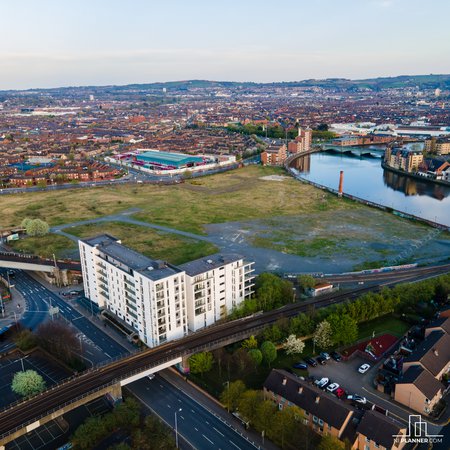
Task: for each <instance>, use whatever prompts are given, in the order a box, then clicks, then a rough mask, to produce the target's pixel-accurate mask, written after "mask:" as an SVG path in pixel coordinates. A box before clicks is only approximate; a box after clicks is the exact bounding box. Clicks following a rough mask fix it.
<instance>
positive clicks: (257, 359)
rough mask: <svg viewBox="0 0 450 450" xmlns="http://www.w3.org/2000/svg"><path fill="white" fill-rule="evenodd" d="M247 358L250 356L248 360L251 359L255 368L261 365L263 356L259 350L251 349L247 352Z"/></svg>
mask: <svg viewBox="0 0 450 450" xmlns="http://www.w3.org/2000/svg"><path fill="white" fill-rule="evenodd" d="M248 356H250V358H251V359H252V361H253V363H254V364H255V366H259V365H261V363H262V360H263V355H262V353H261V350H259V349H257V348H252V349H251V350H249V351H248Z"/></svg>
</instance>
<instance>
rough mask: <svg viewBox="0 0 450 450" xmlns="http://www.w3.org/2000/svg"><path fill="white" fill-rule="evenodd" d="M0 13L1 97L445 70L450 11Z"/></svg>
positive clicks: (80, 6) (397, 6)
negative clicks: (20, 92)
mask: <svg viewBox="0 0 450 450" xmlns="http://www.w3.org/2000/svg"><path fill="white" fill-rule="evenodd" d="M122 6H123V5H122V4H121V3H120V2H118V1H110V2H106V1H105V0H99V1H97V2H95V3H94V4H92V2H91V3H88V2H86V1H85V0H82V1H80V2H77V4H76V5H71V4H69V3H67V2H56V1H55V0H44V1H43V2H39V4H35V3H34V2H32V1H30V0H25V1H23V2H21V3H20V5H17V4H8V5H4V7H3V9H4V14H5V17H9V18H10V20H8V21H5V23H4V24H3V25H2V28H1V30H0V38H1V41H2V42H3V43H4V44H3V46H1V47H0V65H1V68H2V70H1V74H2V75H1V77H0V89H2V90H7V89H29V88H49V87H61V86H80V85H113V84H117V85H124V84H131V83H151V82H158V81H160V82H165V81H175V80H185V79H209V80H220V81H238V82H239V81H242V82H243V81H255V82H272V81H274V82H277V81H294V80H303V79H310V78H316V79H323V78H350V79H364V78H372V77H380V76H395V75H404V74H429V73H435V74H437V73H440V74H443V73H450V61H449V59H448V58H444V57H443V55H448V54H450V36H449V32H448V30H447V28H446V25H445V18H446V17H448V13H450V5H448V4H446V2H444V1H441V0H438V1H435V2H433V8H424V7H423V3H419V2H418V1H416V0H414V1H406V0H392V1H387V0H384V1H383V0H367V1H365V2H360V1H356V0H344V1H341V2H332V1H330V0H321V1H318V2H314V4H310V3H307V2H303V1H300V2H293V1H291V0H283V1H282V2H279V3H278V4H277V5H276V6H273V5H261V4H260V2H256V1H254V0H250V1H248V2H245V4H241V3H238V2H236V1H232V2H228V3H226V4H225V3H222V2H220V3H215V4H209V3H208V2H206V1H202V0H199V1H195V2H190V3H189V4H184V3H183V2H181V1H178V0H174V1H171V2H169V4H167V3H165V4H164V5H163V4H162V3H161V2H153V3H152V4H151V5H149V4H148V2H144V1H141V0H136V1H134V2H133V6H132V7H127V9H124V8H123V7H122Z"/></svg>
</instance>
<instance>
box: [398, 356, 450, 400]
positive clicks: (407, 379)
mask: <svg viewBox="0 0 450 450" xmlns="http://www.w3.org/2000/svg"><path fill="white" fill-rule="evenodd" d="M397 384H414V386H416V388H417V389H419V391H420V392H422V393H423V394H424V395H425V397H426V398H428V399H432V398H434V396H435V395H436V394H437V393H438V392H439V390H443V389H444V386H443V385H442V383H440V382H439V381H438V380H436V378H434V377H433V375H431V373H430V372H428V370H426V369H424V368H423V367H422V366H420V365H419V364H417V365H416V366H411V367H409V368H408V369H407V370H406V372H405V373H404V375H403V378H402V380H401V381H399V382H398V383H397Z"/></svg>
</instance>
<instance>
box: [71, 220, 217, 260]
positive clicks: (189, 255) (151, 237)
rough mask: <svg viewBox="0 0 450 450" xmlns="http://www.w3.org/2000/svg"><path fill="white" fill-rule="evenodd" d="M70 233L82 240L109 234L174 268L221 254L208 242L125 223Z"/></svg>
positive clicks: (73, 229)
mask: <svg viewBox="0 0 450 450" xmlns="http://www.w3.org/2000/svg"><path fill="white" fill-rule="evenodd" d="M66 231H67V232H68V233H70V234H73V235H74V236H77V237H80V238H87V237H92V236H95V235H97V234H101V233H108V234H111V235H112V236H114V237H116V238H118V239H120V240H121V241H122V244H123V245H126V246H127V247H130V248H132V249H133V250H136V251H138V252H140V253H143V254H144V255H146V256H148V257H149V258H153V259H163V260H165V261H168V262H170V263H172V264H182V263H184V262H187V261H192V260H194V259H198V258H201V257H203V256H207V255H211V254H212V253H216V252H217V251H218V249H217V247H215V246H214V245H213V244H210V243H208V242H203V241H195V240H193V239H188V238H184V237H180V236H177V235H175V234H170V233H164V232H162V231H155V230H152V229H151V228H147V227H141V226H138V225H134V224H126V223H121V222H108V223H96V224H91V225H82V226H78V227H71V228H68V229H67V230H66Z"/></svg>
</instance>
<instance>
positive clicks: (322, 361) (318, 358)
mask: <svg viewBox="0 0 450 450" xmlns="http://www.w3.org/2000/svg"><path fill="white" fill-rule="evenodd" d="M316 361H317V362H318V363H319V364H321V365H322V366H324V365H325V364H326V363H327V360H326V358H324V357H323V356H318V357H317V358H316Z"/></svg>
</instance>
